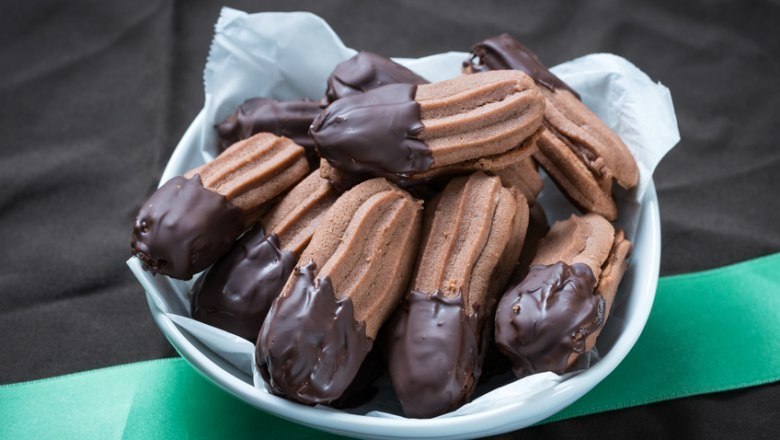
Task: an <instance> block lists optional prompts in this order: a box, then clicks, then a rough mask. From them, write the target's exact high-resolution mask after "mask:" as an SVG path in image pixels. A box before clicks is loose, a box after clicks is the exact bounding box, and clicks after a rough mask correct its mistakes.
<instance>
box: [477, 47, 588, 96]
mask: <svg viewBox="0 0 780 440" xmlns="http://www.w3.org/2000/svg"><path fill="white" fill-rule="evenodd" d="M471 53H472V56H471V58H470V59H469V60H467V61H464V62H463V64H464V66H470V67H471V69H472V70H473V71H474V72H485V71H488V70H507V69H512V70H520V71H523V72H525V73H526V74H528V76H530V77H531V78H533V79H534V81H536V83H537V84H539V85H541V86H544V87H547V88H548V89H549V90H551V91H555V89H563V90H568V91H569V92H571V93H572V94H573V95H574V96H576V97H577V99H579V97H580V95H578V94H577V92H575V91H574V90H573V89H572V88H571V87H569V86H568V85H567V84H566V83H565V82H563V81H561V79H560V78H558V77H557V76H555V75H553V73H552V72H550V70H549V69H548V68H547V67H546V66H545V65H544V64H542V62H541V61H539V57H538V56H536V54H535V53H534V52H533V51H531V49H529V48H527V47H525V46H524V45H523V44H522V43H520V42H519V41H517V40H515V39H514V38H512V36H511V35H509V34H501V35H498V36H495V37H493V38H488V39H487V40H485V41H483V42H481V43H477V44H475V45H474V46H473V47H472V48H471ZM477 61H479V62H477Z"/></svg>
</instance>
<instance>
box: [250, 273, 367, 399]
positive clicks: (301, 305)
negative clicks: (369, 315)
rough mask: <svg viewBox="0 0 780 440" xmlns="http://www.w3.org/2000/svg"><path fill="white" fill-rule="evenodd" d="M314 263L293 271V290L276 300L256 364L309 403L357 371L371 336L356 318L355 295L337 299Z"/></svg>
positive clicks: (333, 393)
mask: <svg viewBox="0 0 780 440" xmlns="http://www.w3.org/2000/svg"><path fill="white" fill-rule="evenodd" d="M314 270H315V267H314V263H312V262H309V263H307V264H306V265H304V266H303V267H299V268H296V269H295V270H294V271H293V275H292V277H293V279H292V282H293V287H292V290H291V291H290V292H289V294H287V295H285V296H280V297H278V298H277V299H276V301H274V303H273V305H272V306H271V310H270V311H269V312H268V316H266V320H265V322H264V323H263V327H262V329H261V330H260V336H259V338H258V340H257V356H256V357H255V359H256V360H257V368H258V371H259V372H260V374H261V375H262V376H263V379H265V381H266V382H267V383H268V385H269V387H270V389H271V391H272V392H273V393H275V394H279V395H282V396H284V397H286V398H288V399H291V400H295V401H298V402H301V403H306V404H317V403H329V402H332V401H334V400H336V399H338V398H339V397H341V395H342V394H343V393H344V391H345V390H346V389H347V387H348V386H349V385H350V384H351V383H352V381H353V379H354V378H355V376H356V375H357V372H358V370H359V369H360V366H361V364H362V363H363V360H364V359H365V358H366V355H367V354H368V352H369V351H371V347H372V345H373V341H372V340H371V339H370V338H369V337H368V336H366V327H365V323H363V322H360V323H358V322H355V318H354V310H353V307H352V301H351V300H350V299H349V298H345V299H341V300H337V299H336V296H335V295H334V293H333V286H332V285H331V282H330V279H329V278H328V277H321V278H318V279H317V282H316V284H315V282H314Z"/></svg>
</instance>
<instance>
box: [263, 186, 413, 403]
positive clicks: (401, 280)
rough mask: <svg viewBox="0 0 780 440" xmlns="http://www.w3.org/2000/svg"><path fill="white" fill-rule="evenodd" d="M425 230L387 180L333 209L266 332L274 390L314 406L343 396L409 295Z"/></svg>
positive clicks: (357, 190) (409, 202)
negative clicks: (385, 324) (381, 329)
mask: <svg viewBox="0 0 780 440" xmlns="http://www.w3.org/2000/svg"><path fill="white" fill-rule="evenodd" d="M421 226H422V204H421V203H420V202H419V201H416V200H414V199H413V198H412V197H410V196H409V195H408V194H407V193H406V192H404V191H402V190H400V189H398V188H397V187H396V186H394V185H392V184H390V183H389V182H387V181H386V180H385V179H381V178H379V179H372V180H368V181H366V182H363V183H361V184H360V185H357V186H356V187H354V188H353V189H351V190H350V191H348V192H347V193H345V194H344V195H342V196H341V197H340V198H339V199H338V200H337V201H336V202H335V203H334V204H333V206H332V207H331V209H330V210H329V211H328V213H327V214H326V216H325V218H324V219H323V221H322V223H321V224H320V227H319V228H318V229H317V231H316V232H315V234H314V237H313V238H312V241H311V243H310V244H309V246H308V247H307V248H306V250H305V251H304V252H303V255H301V258H300V260H299V263H298V266H297V267H296V268H295V269H294V270H293V274H292V276H291V277H290V279H289V280H288V281H287V284H286V285H285V287H284V289H283V290H282V293H281V294H280V295H279V297H278V298H277V299H276V300H275V301H274V303H273V305H272V306H271V310H270V311H269V313H268V315H267V316H266V319H265V322H264V323H263V327H262V329H261V330H260V335H259V338H258V341H257V355H256V360H257V367H258V371H260V373H261V374H262V376H263V378H264V379H265V380H266V382H267V383H268V385H269V388H270V389H271V391H272V392H274V393H275V394H279V395H282V396H284V397H287V398H288V399H291V400H296V401H299V402H302V403H308V404H316V403H329V402H332V401H334V400H336V399H338V398H339V397H340V396H341V395H342V393H343V392H344V390H345V389H346V388H347V386H348V385H349V384H350V383H351V382H352V380H353V379H354V377H355V375H356V373H357V371H358V369H359V367H360V365H361V363H362V362H363V360H364V358H365V357H366V355H367V353H368V352H369V351H370V350H371V347H372V345H373V341H374V340H375V339H376V335H377V332H378V330H379V327H380V326H381V325H382V323H383V322H384V321H385V320H386V319H387V317H388V316H389V314H390V313H391V312H392V311H393V309H394V308H395V307H396V305H397V304H398V301H399V300H400V298H401V296H402V294H403V289H404V288H405V287H406V284H407V282H408V281H409V277H410V274H411V270H412V264H413V263H414V259H415V254H416V252H417V247H418V245H419V240H420V230H421Z"/></svg>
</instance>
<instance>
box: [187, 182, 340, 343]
mask: <svg viewBox="0 0 780 440" xmlns="http://www.w3.org/2000/svg"><path fill="white" fill-rule="evenodd" d="M336 198H337V195H336V191H335V189H334V188H333V187H332V186H331V185H330V183H328V181H327V180H325V179H322V178H321V177H320V176H319V173H318V172H317V171H313V172H312V173H311V174H309V176H308V177H306V178H305V179H303V180H302V181H301V182H300V183H298V184H297V185H296V186H295V187H293V189H292V190H290V192H288V193H287V194H286V195H285V196H284V197H283V198H282V199H281V200H280V201H279V202H278V203H277V204H276V205H274V207H273V208H272V209H271V211H269V212H268V213H267V214H266V215H265V216H263V218H262V219H261V220H260V222H258V224H257V225H256V226H255V227H254V228H253V229H252V230H250V231H249V232H247V233H246V234H244V236H243V237H241V240H239V241H238V242H237V243H236V244H235V246H234V247H233V248H232V249H231V250H230V252H228V253H227V254H226V255H225V256H223V257H222V258H220V259H219V261H217V262H216V263H215V264H214V266H212V267H211V269H209V271H208V272H207V273H206V274H205V275H203V276H202V277H201V278H199V279H198V282H197V283H196V284H195V286H194V287H193V289H192V317H193V318H194V319H196V320H198V321H201V322H204V323H206V324H209V325H211V326H214V327H217V328H221V329H222V330H225V331H228V332H230V333H233V334H235V335H238V336H241V337H242V338H244V339H247V340H249V341H252V342H255V341H256V340H257V335H258V333H259V332H260V327H261V326H262V325H263V320H264V319H265V316H266V314H268V310H269V309H270V308H271V303H272V302H273V300H274V299H276V297H277V296H278V295H279V293H280V292H281V290H282V287H283V286H284V284H285V283H286V282H287V278H289V276H290V273H292V270H293V268H294V267H295V263H296V262H297V261H298V257H299V256H300V254H301V252H303V249H304V248H305V247H306V246H307V245H308V244H309V241H310V240H311V237H312V235H313V234H314V231H315V230H316V228H317V227H318V226H319V223H320V221H321V220H322V218H323V217H324V216H325V213H326V212H327V210H328V208H330V206H331V205H332V204H333V203H334V202H335V201H336ZM263 226H265V229H264V228H263ZM266 231H268V234H266Z"/></svg>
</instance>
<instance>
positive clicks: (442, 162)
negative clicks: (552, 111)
mask: <svg viewBox="0 0 780 440" xmlns="http://www.w3.org/2000/svg"><path fill="white" fill-rule="evenodd" d="M543 114H544V98H543V97H542V94H541V92H540V91H539V89H538V88H537V87H536V85H535V84H534V82H533V80H531V79H530V78H529V77H528V76H527V75H525V74H524V73H522V72H517V71H495V72H485V73H480V74H475V75H465V76H461V77H458V78H454V79H450V80H446V81H441V82H437V83H433V84H423V85H419V86H415V85H411V84H391V85H386V86H382V87H379V88H376V89H374V90H371V91H368V92H365V93H363V94H360V95H353V96H349V97H346V98H342V99H339V100H337V101H335V102H334V103H332V104H331V105H329V106H328V107H327V108H326V109H325V110H324V111H323V112H322V113H321V114H320V116H319V117H317V119H316V120H315V121H314V123H313V124H312V126H311V130H310V135H311V136H312V138H313V139H314V142H315V144H316V145H317V151H318V152H319V154H320V156H321V157H322V158H323V159H325V160H327V162H328V163H329V164H330V165H332V167H333V168H336V169H338V170H340V171H341V172H342V173H346V174H348V175H353V176H360V178H361V179H363V178H365V177H366V176H383V177H387V178H388V179H390V180H393V181H394V182H398V183H400V184H402V185H404V186H408V185H413V184H416V183H420V182H425V181H426V180H428V179H431V178H433V177H436V176H440V175H446V174H456V173H464V172H467V171H469V170H472V171H473V170H480V169H481V170H496V169H499V168H505V167H507V166H509V165H511V164H512V163H516V162H519V161H521V160H523V159H525V158H527V157H529V156H530V155H531V154H533V152H534V151H535V149H536V145H535V140H536V136H538V133H537V132H539V131H540V128H541V122H542V117H543ZM323 175H326V174H325V171H323Z"/></svg>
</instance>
